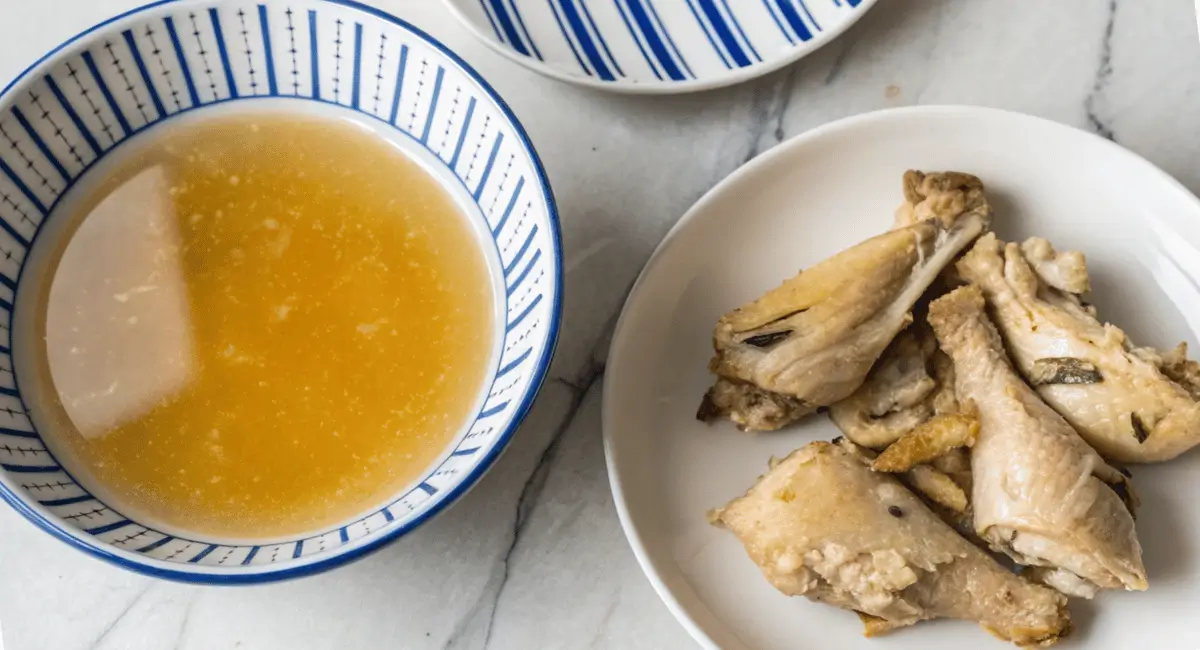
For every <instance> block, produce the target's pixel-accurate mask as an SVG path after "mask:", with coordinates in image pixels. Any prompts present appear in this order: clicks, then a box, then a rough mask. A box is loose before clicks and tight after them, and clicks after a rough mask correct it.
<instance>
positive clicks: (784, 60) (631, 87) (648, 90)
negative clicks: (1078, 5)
mask: <svg viewBox="0 0 1200 650" xmlns="http://www.w3.org/2000/svg"><path fill="white" fill-rule="evenodd" d="M441 2H442V4H443V5H445V6H446V10H447V11H449V12H450V14H451V15H453V16H454V17H455V18H456V19H457V20H458V22H459V23H460V24H461V25H462V26H463V28H464V29H466V30H467V31H468V32H470V33H471V35H472V36H474V37H475V38H476V39H478V40H480V41H482V42H483V44H484V45H486V46H487V47H488V48H489V49H491V50H492V51H493V52H496V53H498V54H500V55H501V56H503V57H504V58H506V59H508V60H510V61H514V62H516V63H517V64H519V65H521V66H523V67H525V68H528V69H530V70H533V71H534V72H536V73H538V74H541V75H545V76H547V77H550V78H552V79H557V80H559V81H565V82H567V83H571V84H575V85H578V86H584V87H587V88H594V89H596V90H604V91H608V92H612V93H618V94H622V95H682V94H687V93H696V92H701V91H705V90H715V89H717V88H725V87H726V86H734V85H737V84H740V83H742V82H745V81H749V80H751V79H756V78H758V77H761V76H764V75H768V74H770V73H772V72H775V71H777V70H780V69H782V68H785V67H787V66H789V65H791V64H793V63H795V62H796V61H799V60H800V59H803V58H804V57H806V56H808V55H810V54H812V53H813V52H816V51H817V50H819V49H821V48H823V47H825V46H826V45H828V44H829V42H830V41H833V40H834V39H836V38H838V37H839V36H841V35H842V34H843V33H845V31H846V30H848V29H850V28H851V27H853V26H854V24H855V23H857V22H858V21H859V20H861V19H862V17H863V16H865V15H866V14H867V12H868V11H870V10H871V8H872V7H874V6H875V3H876V2H878V0H860V2H859V3H858V6H857V7H854V9H855V13H853V14H851V15H850V17H849V18H848V19H847V20H844V21H842V22H841V23H838V25H837V26H835V27H834V28H833V29H830V30H828V31H822V32H821V34H820V35H818V36H816V37H814V38H812V39H811V40H808V41H805V42H804V44H805V45H804V46H801V45H793V46H791V49H790V51H788V52H787V54H785V55H783V56H779V57H777V58H775V59H771V60H769V61H760V62H758V63H756V64H754V65H748V66H746V67H744V68H737V69H736V70H730V71H729V72H728V73H727V74H722V75H718V76H716V77H712V78H709V79H707V80H702V79H692V80H690V81H646V82H638V83H632V82H627V81H625V82H622V81H602V80H600V79H596V78H593V77H579V76H575V75H571V74H567V73H566V72H563V71H562V70H560V69H559V68H558V67H557V66H553V65H550V64H549V63H546V62H545V61H539V60H537V59H533V58H531V57H528V56H525V55H523V54H521V53H520V52H515V51H513V49H512V48H510V47H508V46H506V45H504V44H503V43H500V42H498V41H496V39H494V38H492V37H491V36H489V35H488V33H487V32H486V31H484V29H483V27H482V26H481V25H478V24H476V23H475V21H473V20H471V19H470V18H468V17H467V15H466V13H464V12H463V10H462V9H461V8H459V6H458V4H457V2H456V0H441ZM1197 2H1200V0H1197Z"/></svg>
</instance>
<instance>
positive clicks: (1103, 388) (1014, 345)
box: [957, 234, 1200, 463]
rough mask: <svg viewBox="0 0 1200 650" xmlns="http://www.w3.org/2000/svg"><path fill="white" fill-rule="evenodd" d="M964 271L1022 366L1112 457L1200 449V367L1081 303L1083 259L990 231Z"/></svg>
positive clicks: (1183, 350) (1141, 458)
mask: <svg viewBox="0 0 1200 650" xmlns="http://www.w3.org/2000/svg"><path fill="white" fill-rule="evenodd" d="M957 267H958V271H959V273H960V274H961V276H962V277H963V278H964V279H966V280H967V281H969V282H971V283H972V284H976V285H978V286H979V287H980V288H981V289H982V290H983V294H984V296H985V297H986V298H987V301H988V304H989V306H990V308H991V314H992V316H993V318H994V319H995V321H996V325H997V326H998V327H999V329H1000V332H1001V334H1002V335H1003V337H1004V341H1005V343H1006V344H1007V347H1008V349H1009V351H1010V352H1011V353H1012V358H1013V361H1014V362H1015V364H1016V367H1017V369H1018V370H1019V371H1020V372H1021V374H1022V375H1023V376H1024V377H1025V379H1027V380H1028V381H1029V383H1030V384H1032V385H1033V386H1034V388H1035V389H1036V390H1037V392H1038V394H1039V395H1041V397H1042V399H1044V400H1045V401H1046V402H1047V403H1049V404H1050V405H1051V406H1052V407H1054V409H1055V410H1057V411H1058V412H1059V413H1061V414H1062V415H1063V417H1065V418H1066V419H1067V421H1068V422H1070V423H1071V425H1072V426H1074V427H1075V428H1076V429H1077V430H1078V431H1079V434H1080V435H1081V436H1083V438H1084V439H1085V440H1087V441H1088V443H1090V444H1091V445H1092V446H1093V447H1095V448H1096V449H1097V450H1098V451H1099V452H1100V453H1101V454H1102V455H1103V456H1104V457H1106V458H1108V459H1110V460H1115V461H1121V462H1127V463H1137V462H1156V461H1163V460H1169V459H1171V458H1174V457H1176V456H1178V455H1179V454H1181V453H1183V452H1185V451H1187V450H1188V449H1191V448H1192V447H1194V446H1196V445H1197V444H1200V402H1198V400H1200V364H1197V363H1196V362H1195V361H1191V360H1189V359H1188V358H1187V347H1186V345H1184V344H1180V346H1179V347H1177V348H1176V349H1175V350H1173V351H1171V352H1169V353H1166V354H1163V353H1161V352H1159V351H1157V350H1154V349H1152V348H1144V347H1142V348H1140V347H1136V346H1134V345H1133V343H1131V342H1130V341H1129V339H1128V337H1126V335H1125V332H1123V331H1121V330H1120V329H1118V328H1117V327H1115V326H1113V325H1110V324H1104V323H1102V322H1100V321H1099V320H1098V319H1097V318H1096V314H1095V310H1094V309H1093V308H1092V307H1090V306H1089V305H1086V304H1085V303H1084V302H1083V301H1082V300H1081V298H1080V294H1082V293H1084V292H1086V291H1087V290H1088V288H1089V283H1088V275H1087V266H1086V264H1085V261H1084V258H1083V255H1082V254H1080V253H1076V252H1066V253H1059V252H1057V251H1055V250H1054V248H1053V247H1052V246H1051V245H1050V243H1049V242H1047V241H1046V240H1044V239H1037V238H1034V239H1030V240H1028V241H1026V242H1024V243H1023V244H1020V245H1018V244H1015V243H1009V244H1005V243H1004V242H1001V241H1000V240H999V239H997V238H996V237H995V235H991V234H989V235H987V236H986V237H984V238H983V239H980V240H979V242H978V243H977V244H976V245H975V247H974V248H973V249H971V251H969V252H968V253H967V254H966V255H964V256H963V259H962V260H961V261H959V263H958V265H957Z"/></svg>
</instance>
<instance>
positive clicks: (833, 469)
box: [713, 442, 1071, 645]
mask: <svg viewBox="0 0 1200 650" xmlns="http://www.w3.org/2000/svg"><path fill="white" fill-rule="evenodd" d="M713 520H714V523H717V524H719V525H723V526H725V527H727V528H728V529H729V530H731V531H732V532H733V533H734V534H735V535H737V536H738V538H739V539H740V540H741V541H742V543H743V544H744V545H745V547H746V551H747V553H748V554H749V555H750V558H751V559H752V560H753V561H754V562H755V564H757V565H758V566H759V568H760V569H762V572H763V574H764V575H765V576H766V578H767V580H769V581H770V582H771V584H772V585H774V586H775V588H776V589H778V590H779V591H781V592H783V593H784V594H787V595H789V596H799V595H803V596H806V597H808V598H809V599H811V600H815V601H819V602H826V603H829V604H832V605H836V606H838V607H842V608H845V609H851V610H854V611H857V612H859V613H860V615H861V616H862V617H863V620H864V622H865V623H866V626H867V632H868V634H874V633H877V632H881V631H887V630H889V629H892V628H896V627H902V626H906V625H912V624H913V623H916V622H918V621H921V620H926V619H932V618H957V619H965V620H971V621H976V622H978V623H979V624H980V625H982V626H983V627H984V628H985V629H987V630H988V631H989V632H991V633H992V634H995V635H996V636H998V637H1000V638H1002V639H1006V640H1010V641H1013V642H1014V643H1017V644H1019V645H1033V644H1042V645H1049V644H1051V643H1053V642H1054V641H1056V640H1057V639H1058V638H1059V637H1061V636H1064V635H1065V634H1067V632H1068V631H1069V630H1070V629H1071V622H1070V616H1069V614H1068V612H1067V608H1066V598H1064V597H1063V596H1062V594H1059V593H1057V592H1055V591H1053V590H1051V589H1047V588H1045V587H1042V586H1040V585H1036V584H1033V583H1031V582H1029V581H1027V580H1025V579H1023V578H1022V577H1020V576H1018V575H1016V574H1014V573H1012V572H1011V571H1008V570H1007V569H1005V568H1003V567H1001V566H1000V565H999V564H997V563H996V561H995V560H993V559H992V558H991V557H989V556H988V555H987V554H986V553H985V552H984V551H982V550H980V549H978V548H976V547H975V546H973V545H972V544H970V543H969V542H967V541H966V540H964V539H963V538H962V537H960V536H959V535H958V534H957V533H955V532H954V531H953V530H951V529H950V527H949V526H947V525H946V524H945V523H943V522H942V521H941V519H939V518H938V517H937V516H936V515H934V514H933V513H932V512H931V511H930V510H929V509H928V508H926V507H925V505H924V504H923V503H922V502H921V501H920V499H918V498H917V497H916V496H914V495H913V494H912V493H911V492H909V491H908V490H907V489H905V488H904V487H903V486H902V485H900V483H899V482H897V481H896V480H895V479H894V478H892V476H890V475H888V474H884V473H880V472H873V471H871V469H870V468H869V467H868V465H867V463H866V460H865V458H864V457H863V456H861V455H858V454H855V453H854V452H853V451H852V449H847V448H846V447H842V446H838V445H833V444H830V443H827V442H814V443H811V444H809V445H807V446H805V447H802V448H800V449H798V450H796V451H795V452H793V453H792V454H791V455H789V456H788V457H787V458H785V459H784V460H782V461H779V462H778V463H777V464H776V465H775V466H774V467H773V468H772V469H771V470H770V471H769V472H768V473H767V474H766V475H764V476H763V477H762V478H760V479H759V481H758V483H757V484H756V485H755V486H754V487H752V488H751V489H750V491H749V492H747V493H746V495H745V496H743V497H740V498H737V499H734V500H733V501H732V502H730V503H729V505H727V506H725V508H723V509H721V510H718V511H716V512H714V513H713Z"/></svg>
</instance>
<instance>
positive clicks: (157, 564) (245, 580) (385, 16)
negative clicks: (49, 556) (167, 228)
mask: <svg viewBox="0 0 1200 650" xmlns="http://www.w3.org/2000/svg"><path fill="white" fill-rule="evenodd" d="M213 1H219V0H154V1H153V2H149V3H146V4H143V5H140V6H138V7H134V8H133V9H130V10H128V11H124V12H122V13H119V14H116V15H114V16H110V17H109V18H106V19H104V20H102V21H100V22H98V23H96V24H94V25H92V26H90V27H88V28H86V29H84V30H83V31H80V32H78V33H76V34H75V35H73V36H71V37H70V38H68V39H66V40H64V41H62V42H61V43H59V44H58V45H56V46H54V47H53V48H51V49H50V50H48V51H47V52H46V53H45V54H43V55H41V56H40V57H38V58H37V59H36V60H34V61H33V62H32V63H30V64H29V65H28V66H27V67H25V69H23V70H22V71H21V72H20V73H18V74H17V75H16V76H15V77H13V79H12V80H11V81H9V82H8V83H7V84H5V86H4V87H3V88H2V89H0V102H3V100H4V99H5V98H6V97H8V95H9V92H10V91H12V90H13V89H15V88H16V87H17V86H19V85H20V84H21V83H22V82H23V81H25V80H26V78H27V77H29V75H30V73H31V72H33V71H35V70H37V69H39V68H41V67H42V66H43V65H44V64H46V63H48V62H50V61H52V60H54V58H55V57H56V56H58V55H59V54H60V53H61V52H63V51H64V50H66V49H67V48H69V47H71V46H72V45H75V44H77V43H78V42H80V41H81V40H83V39H84V38H85V37H87V36H89V35H91V34H92V33H93V32H97V31H99V30H101V29H103V28H106V27H109V26H111V25H113V24H114V23H119V22H121V21H124V20H125V19H128V18H131V17H133V16H137V15H140V14H142V13H144V12H146V11H149V10H151V9H156V8H158V7H162V6H165V5H172V4H175V5H187V4H203V3H205V2H213ZM316 1H317V2H320V3H328V4H332V5H339V6H342V7H347V8H350V9H354V10H357V11H360V12H363V13H365V14H367V15H369V16H372V17H374V18H376V19H379V20H383V21H384V22H387V23H391V24H393V25H397V26H399V27H401V28H403V29H406V30H408V31H409V32H411V33H412V34H413V35H415V36H416V37H417V38H419V39H422V40H424V41H425V42H426V43H428V44H429V45H430V46H431V47H432V48H434V49H435V50H437V51H438V52H440V53H441V54H442V55H444V56H446V58H447V59H448V60H449V61H450V62H451V63H453V64H454V65H456V66H458V68H459V69H460V70H462V71H463V73H464V74H466V75H467V76H468V77H469V78H470V79H471V80H473V81H474V82H475V83H477V84H478V85H479V87H480V88H481V89H482V91H483V93H484V94H485V95H486V96H487V97H488V98H490V99H491V100H492V101H493V102H495V104H496V107H497V108H498V109H499V110H500V113H501V114H502V115H503V116H504V118H505V119H506V120H507V121H508V123H509V124H510V125H511V127H512V129H513V131H514V132H515V133H516V135H517V137H518V138H519V139H520V142H521V146H522V148H523V149H524V151H526V152H527V153H528V155H529V158H530V161H531V162H532V167H533V170H534V172H535V173H536V175H537V180H538V182H539V184H540V186H541V190H542V193H543V196H544V197H545V204H546V216H547V220H548V222H549V223H548V226H549V228H550V230H551V233H550V234H551V242H552V244H553V256H554V260H553V267H554V291H553V295H552V296H551V300H552V302H551V305H550V319H549V321H548V323H547V327H548V328H549V331H548V332H547V337H546V344H545V346H544V348H543V350H542V354H541V357H540V358H539V359H538V360H537V363H536V364H535V365H534V368H533V371H532V378H531V380H530V383H529V387H528V388H527V389H526V390H525V394H524V395H523V396H522V398H521V402H520V404H519V405H518V406H517V408H516V410H515V411H514V413H513V417H512V420H511V421H510V422H509V424H508V426H507V427H505V429H504V431H502V432H501V433H500V435H499V436H497V438H496V442H495V444H494V445H493V446H492V448H491V449H490V450H488V452H487V453H486V454H484V455H483V456H481V457H480V459H479V461H478V463H477V464H476V465H475V466H474V467H473V468H472V469H471V471H470V472H468V473H466V475H465V476H463V478H462V479H461V480H459V482H458V483H457V484H455V485H454V486H453V487H452V488H450V489H448V490H446V491H445V494H446V496H444V497H442V499H441V500H440V501H438V502H437V503H434V504H433V505H432V506H430V507H429V508H428V509H427V510H425V511H424V512H422V513H420V514H419V515H417V516H415V517H413V518H412V519H410V520H408V521H406V522H402V523H399V524H397V525H396V526H395V527H394V528H391V529H386V530H384V531H383V532H380V533H379V534H376V535H372V536H371V537H369V538H368V539H367V541H365V542H363V543H362V544H361V545H358V546H354V547H352V548H349V549H347V550H345V551H343V552H340V553H339V552H337V551H336V550H334V551H331V552H330V554H329V556H328V557H327V558H324V559H319V560H314V561H312V562H308V563H305V564H301V565H299V566H287V565H286V564H285V565H284V566H282V567H280V568H278V569H269V568H268V569H265V570H263V569H261V568H259V567H254V568H243V567H240V566H239V567H236V568H233V567H231V568H229V570H228V571H227V572H226V571H222V572H220V573H211V572H202V571H191V570H187V569H186V568H178V569H177V568H170V567H171V566H173V565H171V564H169V563H165V562H163V561H161V560H156V559H153V558H145V560H143V559H141V558H140V557H139V556H137V555H136V554H133V553H130V552H126V551H121V550H119V549H115V548H112V547H111V545H109V544H106V543H103V542H98V541H97V542H89V541H87V540H85V539H83V538H82V537H79V536H77V535H75V534H73V533H72V532H70V531H69V530H67V529H66V528H65V527H63V526H62V525H61V524H60V523H59V522H58V521H57V519H56V518H54V517H51V516H47V515H45V514H43V513H42V512H40V511H38V510H37V509H35V508H33V507H31V506H30V505H29V504H28V503H26V501H25V500H24V499H22V498H21V497H20V496H19V495H18V494H17V493H16V491H15V490H13V489H11V488H9V487H8V486H7V485H5V484H4V483H3V482H0V501H3V502H5V503H7V504H8V505H9V506H11V507H12V508H13V509H14V510H15V511H16V512H17V513H19V514H20V515H21V516H23V517H24V518H25V519H27V520H28V521H30V522H31V523H33V524H34V525H35V526H36V527H38V528H40V529H41V530H43V531H45V532H47V533H49V534H50V535H51V536H53V537H55V538H57V539H58V540H60V541H62V542H65V543H66V544H67V545H68V546H71V547H72V548H75V549H77V550H80V551H83V552H84V553H86V554H88V555H90V556H92V557H96V558H99V559H101V560H104V561H106V562H109V563H111V564H113V565H116V566H118V567H121V568H123V569H128V570H131V571H133V572H136V573H140V574H142V575H147V576H151V577H155V578H164V579H168V580H174V581H179V582H187V583H193V584H206V585H249V584H261V583H268V582H277V581H281V580H289V579H293V578H301V577H304V576H310V575H314V574H317V573H322V572H325V571H329V570H331V569H335V568H337V567H340V566H343V565H345V564H348V563H350V562H353V561H355V560H358V559H361V558H363V557H365V556H367V555H369V554H371V553H374V552H375V551H378V550H380V549H382V548H383V547H384V546H387V545H388V544H390V543H392V542H394V541H396V540H398V539H400V538H401V537H403V536H405V535H407V534H408V533H410V532H412V531H414V530H416V529H417V528H419V527H420V526H421V525H422V524H424V523H425V522H427V521H429V520H430V519H433V518H434V517H435V516H437V515H438V514H440V513H441V512H443V511H444V510H446V509H448V508H450V507H451V506H453V505H454V504H455V503H457V502H458V500H459V499H461V498H462V497H463V496H464V495H465V494H466V493H467V492H468V491H470V490H471V489H472V488H473V487H475V485H477V484H478V483H479V480H480V479H482V478H483V476H484V475H485V474H487V472H488V471H489V470H490V469H491V468H492V467H493V466H494V465H495V463H496V461H497V460H498V459H499V458H500V456H501V455H502V454H503V453H504V451H505V450H506V449H507V448H508V445H509V443H510V442H511V441H512V438H513V436H514V435H515V434H516V431H517V429H519V428H520V425H521V423H522V422H523V421H524V420H525V417H526V416H527V415H528V414H529V411H530V409H531V408H532V407H533V403H534V401H535V400H536V399H537V396H538V394H539V393H540V392H541V389H542V387H543V386H544V385H545V382H546V379H547V378H548V377H549V370H550V363H551V361H552V360H553V358H554V353H555V351H556V349H557V347H558V341H559V334H560V329H561V327H560V326H561V320H562V305H563V248H562V229H561V225H560V222H559V212H558V205H557V202H556V201H555V198H554V193H553V191H552V190H551V187H550V181H549V178H548V176H547V174H546V170H545V167H544V165H543V164H542V160H541V158H540V157H539V156H538V154H537V150H536V149H535V148H534V146H533V141H532V140H531V139H530V138H529V134H528V133H527V132H526V131H525V127H524V126H523V125H522V124H521V121H520V120H519V119H518V118H517V116H516V114H515V113H513V111H512V108H510V107H509V105H508V104H507V103H506V102H505V101H504V99H503V98H502V97H501V96H500V94H499V93H498V92H496V90H495V88H493V87H492V85H491V84H489V83H488V82H487V80H486V79H484V78H483V76H482V75H481V74H479V72H477V71H476V70H475V69H474V68H473V67H471V65H470V64H468V63H467V62H466V61H465V60H463V58H462V57H460V56H459V55H458V54H455V53H454V52H453V51H452V50H451V49H450V48H449V47H447V46H446V45H444V44H443V43H442V42H441V41H439V40H437V39H436V38H434V37H433V36H431V35H430V34H429V33H428V32H426V31H424V30H422V29H420V28H419V27H416V26H415V25H413V24H412V23H409V22H408V21H406V20H403V19H401V18H399V17H396V16H393V15H392V14H390V13H388V12H386V11H383V10H381V9H378V8H375V7H371V6H368V5H365V4H362V3H361V2H358V1H357V0H316ZM867 1H873V0H867ZM146 560H148V561H146Z"/></svg>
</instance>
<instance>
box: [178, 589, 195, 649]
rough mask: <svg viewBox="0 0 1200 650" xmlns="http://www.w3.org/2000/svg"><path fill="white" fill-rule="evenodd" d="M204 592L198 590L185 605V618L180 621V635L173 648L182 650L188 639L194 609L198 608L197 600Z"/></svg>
mask: <svg viewBox="0 0 1200 650" xmlns="http://www.w3.org/2000/svg"><path fill="white" fill-rule="evenodd" d="M201 593H202V592H196V594H195V595H193V596H192V597H191V598H189V599H188V601H187V604H186V605H184V607H183V620H182V621H180V623H179V636H177V637H176V638H175V645H173V646H171V650H182V649H183V647H184V644H185V643H187V640H188V625H189V624H190V623H191V622H192V610H194V609H195V608H196V600H198V599H199V598H200V594H201Z"/></svg>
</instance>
